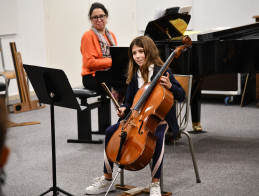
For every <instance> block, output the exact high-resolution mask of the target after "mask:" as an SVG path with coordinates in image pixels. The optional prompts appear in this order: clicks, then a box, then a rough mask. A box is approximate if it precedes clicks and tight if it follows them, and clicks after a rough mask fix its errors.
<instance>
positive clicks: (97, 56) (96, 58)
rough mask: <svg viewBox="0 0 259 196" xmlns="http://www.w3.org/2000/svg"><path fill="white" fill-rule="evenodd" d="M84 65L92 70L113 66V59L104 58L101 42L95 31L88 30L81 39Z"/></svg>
mask: <svg viewBox="0 0 259 196" xmlns="http://www.w3.org/2000/svg"><path fill="white" fill-rule="evenodd" d="M81 53H82V57H83V66H84V67H85V68H86V69H88V70H91V71H96V70H103V69H106V68H109V67H111V65H112V59H111V58H103V57H102V50H101V47H100V43H99V41H98V39H97V37H96V35H95V34H94V33H92V32H91V31H88V32H86V33H85V34H84V35H83V37H82V40H81Z"/></svg>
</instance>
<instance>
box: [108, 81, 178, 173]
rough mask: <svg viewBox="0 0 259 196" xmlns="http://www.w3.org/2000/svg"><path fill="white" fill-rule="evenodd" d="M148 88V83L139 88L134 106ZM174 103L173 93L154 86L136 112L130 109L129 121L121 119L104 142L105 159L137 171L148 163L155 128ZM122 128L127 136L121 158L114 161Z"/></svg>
mask: <svg viewBox="0 0 259 196" xmlns="http://www.w3.org/2000/svg"><path fill="white" fill-rule="evenodd" d="M148 87H149V83H148V84H146V85H144V86H142V87H141V88H140V89H139V90H138V92H137V93H136V95H135V98H134V100H133V106H134V105H135V104H136V103H137V102H138V100H139V99H140V98H141V97H142V95H143V93H144V92H145V91H146V89H147V88H148ZM173 102H174V99H173V94H172V93H171V92H170V91H169V90H167V89H166V88H164V87H163V86H161V85H156V86H155V88H154V89H153V91H152V93H151V95H150V96H149V98H148V99H147V100H146V102H145V104H144V105H143V106H142V108H141V109H140V110H139V111H137V110H132V113H131V115H130V117H129V118H128V120H127V121H121V123H120V125H119V128H118V129H117V130H116V132H115V133H114V134H113V136H112V137H111V139H110V141H109V142H108V144H107V147H106V154H107V157H108V159H109V160H110V161H112V162H114V163H117V164H118V165H122V166H124V169H127V170H133V171H137V170H140V169H142V168H144V167H145V166H146V165H147V164H148V163H149V162H150V160H151V158H152V156H153V154H154V151H155V146H156V140H157V138H156V137H155V130H156V127H157V126H158V124H159V123H160V122H161V121H163V120H164V118H165V116H166V114H167V113H168V112H169V111H170V109H171V107H172V105H173ZM121 131H126V132H127V137H126V140H125V142H124V144H123V146H122V149H121V152H120V154H121V158H120V160H119V161H117V160H116V158H117V155H118V153H119V147H120V145H119V144H120V140H121V137H120V134H121ZM108 152H109V153H108Z"/></svg>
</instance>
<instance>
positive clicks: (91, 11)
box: [88, 2, 108, 18]
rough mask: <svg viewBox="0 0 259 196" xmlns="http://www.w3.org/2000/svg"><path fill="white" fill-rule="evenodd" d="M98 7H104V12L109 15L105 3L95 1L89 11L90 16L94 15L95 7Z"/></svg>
mask: <svg viewBox="0 0 259 196" xmlns="http://www.w3.org/2000/svg"><path fill="white" fill-rule="evenodd" d="M97 8H100V9H102V10H103V11H104V13H105V14H106V15H107V16H108V10H107V9H106V8H105V7H104V5H103V4H101V3H98V2H96V3H93V4H92V5H91V7H90V10H89V13H88V17H89V18H91V15H92V13H93V11H94V9H97Z"/></svg>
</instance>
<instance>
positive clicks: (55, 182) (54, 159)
mask: <svg viewBox="0 0 259 196" xmlns="http://www.w3.org/2000/svg"><path fill="white" fill-rule="evenodd" d="M50 96H51V97H52V98H53V99H54V96H55V95H54V93H50ZM50 117H51V147H52V174H53V175H52V176H53V187H50V189H49V190H48V191H46V192H44V193H42V194H41V195H40V196H43V195H46V194H47V193H49V192H51V191H53V196H57V195H58V194H59V192H62V193H64V194H65V195H68V196H73V195H72V194H70V193H68V192H66V191H64V190H62V189H60V188H59V187H57V174H56V142H55V117H54V101H52V103H51V104H50Z"/></svg>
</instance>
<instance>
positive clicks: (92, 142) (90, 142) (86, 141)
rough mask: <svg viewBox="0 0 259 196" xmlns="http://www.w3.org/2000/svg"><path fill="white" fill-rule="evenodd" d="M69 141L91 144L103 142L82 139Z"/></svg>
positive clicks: (69, 141)
mask: <svg viewBox="0 0 259 196" xmlns="http://www.w3.org/2000/svg"><path fill="white" fill-rule="evenodd" d="M67 143H89V144H102V143H103V141H102V140H82V139H68V140H67Z"/></svg>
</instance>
